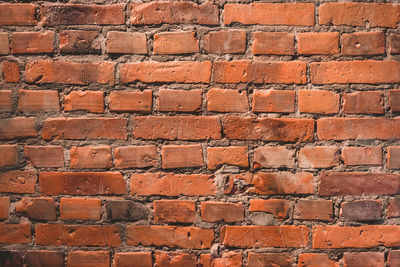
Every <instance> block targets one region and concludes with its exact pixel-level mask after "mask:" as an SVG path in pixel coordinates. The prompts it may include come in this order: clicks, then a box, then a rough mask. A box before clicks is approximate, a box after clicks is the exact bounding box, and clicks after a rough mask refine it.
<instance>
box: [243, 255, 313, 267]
mask: <svg viewBox="0 0 400 267" xmlns="http://www.w3.org/2000/svg"><path fill="white" fill-rule="evenodd" d="M248 255H249V257H248V260H247V266H248V267H259V266H279V267H292V266H293V264H292V262H293V258H292V255H290V253H286V252H283V253H254V252H249V253H248ZM310 267H311V266H310Z"/></svg>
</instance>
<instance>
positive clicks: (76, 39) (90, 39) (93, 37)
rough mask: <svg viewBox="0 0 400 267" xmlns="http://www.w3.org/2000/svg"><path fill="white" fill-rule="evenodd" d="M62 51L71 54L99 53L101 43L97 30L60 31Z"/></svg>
mask: <svg viewBox="0 0 400 267" xmlns="http://www.w3.org/2000/svg"><path fill="white" fill-rule="evenodd" d="M59 37H60V52H61V53H71V54H98V53H100V50H101V43H100V40H99V39H98V37H99V32H97V31H77V30H69V31H60V34H59Z"/></svg>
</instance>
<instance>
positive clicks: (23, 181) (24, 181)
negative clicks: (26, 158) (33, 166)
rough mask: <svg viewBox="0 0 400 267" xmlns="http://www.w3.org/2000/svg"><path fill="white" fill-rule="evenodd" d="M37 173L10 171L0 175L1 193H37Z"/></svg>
mask: <svg viewBox="0 0 400 267" xmlns="http://www.w3.org/2000/svg"><path fill="white" fill-rule="evenodd" d="M36 182H37V175H36V172H33V171H9V172H2V173H0V193H17V194H18V193H19V194H28V193H31V194H33V193H35V191H36V190H35V186H36Z"/></svg>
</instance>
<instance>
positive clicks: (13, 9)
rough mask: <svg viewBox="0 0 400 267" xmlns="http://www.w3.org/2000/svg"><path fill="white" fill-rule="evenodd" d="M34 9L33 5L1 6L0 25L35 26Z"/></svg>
mask: <svg viewBox="0 0 400 267" xmlns="http://www.w3.org/2000/svg"><path fill="white" fill-rule="evenodd" d="M35 8H36V5H34V4H1V5H0V25H35V24H36V23H37V20H36V15H35Z"/></svg>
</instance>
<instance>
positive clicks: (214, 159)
mask: <svg viewBox="0 0 400 267" xmlns="http://www.w3.org/2000/svg"><path fill="white" fill-rule="evenodd" d="M224 164H227V165H234V166H239V167H244V168H246V167H249V159H248V154H247V147H244V146H230V147H209V148H207V166H208V168H209V169H211V170H214V169H216V168H218V167H220V166H222V165H224Z"/></svg>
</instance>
